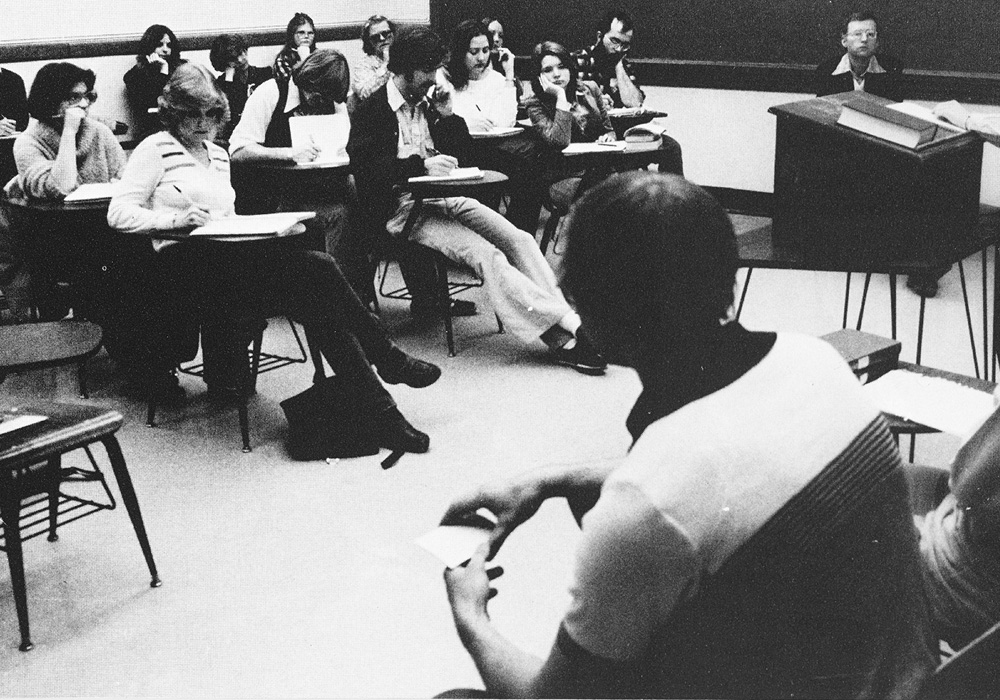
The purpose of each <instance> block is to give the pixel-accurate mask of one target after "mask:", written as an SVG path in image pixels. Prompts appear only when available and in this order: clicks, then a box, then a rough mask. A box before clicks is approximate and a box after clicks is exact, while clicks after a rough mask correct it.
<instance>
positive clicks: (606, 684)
mask: <svg viewBox="0 0 1000 700" xmlns="http://www.w3.org/2000/svg"><path fill="white" fill-rule="evenodd" d="M567 237H568V249H567V252H566V261H565V265H566V268H565V272H566V276H565V280H564V282H565V284H566V286H567V289H568V291H569V292H570V293H572V295H573V298H574V299H575V300H576V303H577V305H578V308H579V310H580V314H581V316H582V318H583V319H584V323H586V324H587V326H588V328H592V329H593V332H594V335H595V339H596V342H598V343H600V344H601V347H602V348H604V349H606V350H607V352H608V356H609V359H611V360H612V361H614V362H618V363H621V364H623V365H626V366H628V367H632V368H634V369H635V370H636V372H637V373H638V375H639V379H640V381H641V383H642V394H641V395H640V397H639V399H638V401H637V402H636V405H635V407H634V408H633V409H632V412H631V414H630V415H629V418H628V420H627V422H626V424H627V426H628V428H629V431H630V432H631V434H632V435H633V437H634V438H635V442H634V443H633V445H632V448H631V449H630V451H629V453H628V456H627V457H626V458H625V459H624V461H623V462H621V463H620V464H619V465H611V464H602V465H600V466H593V465H581V466H577V465H570V466H565V467H555V466H553V467H549V468H546V469H541V470H537V471H535V472H529V473H527V474H524V475H521V476H518V477H514V478H512V479H508V480H505V481H501V482H499V483H495V484H486V485H484V486H482V487H480V488H479V489H477V490H475V491H473V492H471V493H469V494H467V495H463V496H461V497H459V498H457V499H455V500H454V501H453V503H452V505H451V506H450V507H449V508H448V510H447V512H446V513H445V516H444V519H443V521H442V524H459V523H463V522H466V521H467V519H468V518H469V517H471V516H474V515H475V513H476V511H477V510H478V509H479V508H487V509H489V510H491V511H492V512H493V513H494V514H495V515H496V516H497V517H498V521H497V524H496V526H495V528H494V529H493V530H492V532H491V534H490V543H489V544H484V545H483V546H482V547H480V548H479V549H478V550H477V551H476V553H475V554H474V555H473V556H472V559H471V560H470V561H469V562H468V563H467V564H466V565H463V566H459V567H456V568H453V569H448V570H446V572H445V583H446V586H447V590H448V596H449V600H450V603H451V607H452V613H453V616H454V620H455V624H456V627H457V629H458V633H459V637H460V639H461V641H462V643H463V644H464V645H465V648H466V649H467V651H468V652H469V653H470V655H471V656H472V659H473V661H474V662H475V663H476V667H477V668H478V670H479V673H480V675H481V676H482V678H483V681H484V683H485V685H486V693H487V694H488V697H667V698H673V697H685V698H687V697H712V698H717V697H764V698H804V697H832V698H862V697H865V698H908V697H912V696H913V695H914V694H915V693H916V691H917V690H918V689H919V687H920V685H921V683H922V682H923V679H924V678H926V677H927V676H928V675H929V674H930V673H931V671H932V670H933V668H934V666H935V659H934V647H935V645H934V640H933V638H932V635H931V634H930V629H929V623H928V619H927V609H926V607H925V605H924V601H923V599H922V594H921V590H920V575H921V574H920V560H919V555H918V552H917V542H916V537H915V532H914V528H913V522H912V517H911V514H910V504H909V497H908V491H907V484H906V479H905V476H904V474H903V469H902V465H901V462H900V457H899V452H898V450H897V449H896V446H895V444H894V442H893V439H892V436H891V435H890V433H889V429H888V426H887V424H886V422H885V419H884V417H883V416H882V415H881V413H880V412H879V410H878V409H877V408H876V407H875V406H874V405H873V404H872V403H871V402H870V401H869V400H868V399H867V397H866V396H865V395H864V393H863V392H862V390H861V386H860V385H859V384H858V381H857V379H856V378H855V377H854V375H853V374H852V373H851V372H850V370H849V369H848V368H847V366H846V365H845V363H844V361H843V360H842V359H841V357H840V355H839V354H838V353H837V352H836V351H835V350H834V349H833V348H832V347H830V346H829V345H828V344H827V343H825V342H823V341H822V340H819V339H817V338H812V337H809V336H805V335H798V334H794V333H784V332H782V333H768V332H752V331H747V330H745V329H744V328H743V327H741V326H740V325H739V323H738V322H736V321H735V320H733V297H734V286H735V282H736V271H737V268H738V265H739V261H738V258H737V246H736V238H735V236H734V234H733V228H732V224H731V223H730V221H729V217H728V215H727V214H726V212H725V211H724V210H723V209H722V207H721V206H720V205H719V204H718V203H717V202H716V201H715V200H714V199H712V197H711V196H710V195H709V194H708V193H707V192H705V191H704V190H702V189H701V188H699V187H698V186H696V185H693V184H691V183H689V182H687V181H686V180H684V179H682V178H680V177H677V176H673V175H663V174H659V173H652V172H649V171H635V172H628V173H618V174H614V175H612V176H610V177H609V178H608V179H606V180H605V181H604V182H602V183H600V184H598V185H596V186H594V187H593V188H592V189H590V190H589V191H588V192H587V193H586V194H585V195H584V196H583V197H582V198H581V200H580V201H579V202H577V203H576V205H575V206H574V209H573V211H572V212H571V213H570V217H569V222H568V225H567ZM817 387H821V391H817ZM555 497H566V498H567V499H568V500H569V501H570V505H571V507H572V508H573V509H574V513H581V512H585V515H583V517H582V538H581V541H580V544H579V547H578V550H577V556H576V559H575V565H574V572H573V579H572V585H571V586H570V595H571V602H570V606H569V609H568V611H567V612H566V614H565V617H564V618H563V621H562V624H561V626H560V629H559V632H558V635H557V637H556V641H555V644H554V645H553V647H552V649H551V651H550V652H549V655H548V657H547V658H545V659H542V658H538V657H536V656H533V655H531V654H528V653H525V652H523V651H521V650H520V649H518V648H517V647H516V646H514V645H513V644H512V643H511V642H509V641H507V640H506V639H505V638H504V637H502V636H501V635H500V634H499V632H498V631H497V629H496V627H495V626H494V624H493V623H492V622H491V620H490V614H489V610H488V607H487V601H488V600H489V599H490V598H491V597H492V594H493V591H491V585H494V584H491V579H495V578H496V576H497V575H498V574H499V573H500V572H499V571H496V570H488V569H487V559H488V558H489V557H492V556H493V555H494V554H495V553H496V551H497V550H498V549H499V547H500V546H501V544H502V543H503V542H504V540H505V538H506V537H507V536H508V535H509V534H510V533H511V531H512V530H514V529H515V528H517V527H518V526H519V525H521V524H523V523H524V522H525V521H527V520H528V519H529V518H530V517H531V516H532V515H533V514H534V513H535V512H536V511H537V509H538V508H539V506H540V505H541V503H542V502H544V501H545V500H546V499H548V498H555ZM494 583H495V581H494Z"/></svg>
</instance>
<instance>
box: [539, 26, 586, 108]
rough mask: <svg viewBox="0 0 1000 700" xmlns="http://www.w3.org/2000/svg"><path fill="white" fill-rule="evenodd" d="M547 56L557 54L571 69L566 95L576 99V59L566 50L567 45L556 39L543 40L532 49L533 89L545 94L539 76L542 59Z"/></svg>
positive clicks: (564, 64)
mask: <svg viewBox="0 0 1000 700" xmlns="http://www.w3.org/2000/svg"><path fill="white" fill-rule="evenodd" d="M546 56H555V57H556V58H558V59H559V60H560V61H561V62H562V64H563V66H565V67H566V68H568V69H569V83H567V84H566V97H567V98H568V99H569V100H570V102H572V101H573V100H575V99H576V86H577V75H578V72H577V69H576V61H575V60H573V57H572V56H570V55H569V51H567V50H566V47H565V46H563V45H562V44H558V43H556V42H554V41H543V42H542V43H540V44H538V45H537V46H535V48H534V49H533V50H532V51H531V75H532V76H533V77H532V78H531V89H532V90H534V91H535V94H536V95H538V96H539V97H541V96H542V95H544V94H545V91H544V90H543V89H542V84H541V83H540V82H539V80H538V76H539V75H540V74H541V72H542V59H543V58H545V57H546Z"/></svg>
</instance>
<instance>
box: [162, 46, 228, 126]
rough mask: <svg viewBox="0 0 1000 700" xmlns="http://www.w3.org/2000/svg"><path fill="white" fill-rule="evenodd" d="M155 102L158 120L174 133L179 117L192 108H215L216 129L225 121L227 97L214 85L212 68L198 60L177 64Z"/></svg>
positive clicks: (226, 122)
mask: <svg viewBox="0 0 1000 700" xmlns="http://www.w3.org/2000/svg"><path fill="white" fill-rule="evenodd" d="M157 104H158V105H159V107H160V115H159V116H160V122H161V123H162V124H163V127H164V128H165V129H166V130H167V131H169V132H170V133H171V134H173V135H174V136H176V135H177V126H178V125H179V124H180V123H181V120H183V119H184V117H186V116H188V114H190V113H191V112H192V111H195V110H203V111H205V112H208V111H209V110H212V109H217V110H219V111H218V116H214V118H213V121H215V122H216V124H218V126H219V127H220V128H221V127H223V126H225V125H226V124H228V123H229V100H228V99H226V95H225V93H223V92H222V90H220V89H219V87H218V85H217V84H216V82H215V75H213V73H212V71H210V70H209V69H208V67H207V66H203V65H201V64H198V63H184V64H181V65H179V66H177V70H175V71H174V72H173V73H172V74H171V75H170V79H169V80H168V81H167V84H166V86H165V87H164V88H163V94H162V95H160V97H159V100H157Z"/></svg>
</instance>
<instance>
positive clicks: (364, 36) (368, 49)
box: [361, 15, 398, 56]
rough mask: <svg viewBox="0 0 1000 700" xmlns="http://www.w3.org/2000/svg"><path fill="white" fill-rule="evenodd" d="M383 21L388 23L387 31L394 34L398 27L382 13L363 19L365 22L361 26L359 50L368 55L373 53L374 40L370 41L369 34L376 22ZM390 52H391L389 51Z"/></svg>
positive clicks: (380, 22)
mask: <svg viewBox="0 0 1000 700" xmlns="http://www.w3.org/2000/svg"><path fill="white" fill-rule="evenodd" d="M382 22H385V23H386V24H388V25H389V31H391V32H392V33H393V34H395V33H396V32H397V31H398V29H397V28H396V23H395V22H393V21H392V20H391V19H389V18H388V17H386V16H384V15H372V16H371V17H369V18H368V19H366V20H365V23H364V24H363V25H362V27H361V50H362V51H364V52H365V53H366V54H368V55H369V56H374V55H375V42H374V41H372V38H371V35H370V34H369V33H370V32H371V30H372V27H374V26H375V25H376V24H382ZM390 53H391V52H390Z"/></svg>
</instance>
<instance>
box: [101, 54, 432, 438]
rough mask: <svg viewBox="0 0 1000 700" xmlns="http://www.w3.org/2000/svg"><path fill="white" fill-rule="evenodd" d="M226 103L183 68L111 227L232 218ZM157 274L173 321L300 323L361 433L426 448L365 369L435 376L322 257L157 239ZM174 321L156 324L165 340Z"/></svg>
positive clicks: (140, 150) (415, 380)
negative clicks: (201, 317)
mask: <svg viewBox="0 0 1000 700" xmlns="http://www.w3.org/2000/svg"><path fill="white" fill-rule="evenodd" d="M228 111H229V110H228V105H227V102H226V96H225V95H224V94H223V93H222V92H221V90H219V88H218V86H217V85H216V82H215V76H214V75H213V74H212V73H211V71H210V70H209V69H208V68H206V67H204V66H199V65H194V64H186V65H184V66H182V67H180V68H178V69H177V70H176V71H175V72H174V74H173V75H172V76H171V78H170V82H169V83H168V84H167V87H166V89H165V90H164V93H163V96H162V97H161V98H160V117H161V119H162V120H163V123H164V125H165V127H166V128H165V130H164V131H161V132H159V133H156V134H153V135H152V136H149V137H147V138H146V139H145V140H144V141H143V142H142V143H140V144H139V145H138V146H137V147H136V149H135V151H134V152H133V153H132V157H131V158H130V159H129V161H128V164H127V165H126V167H125V171H124V172H123V174H122V181H121V185H122V186H121V190H120V191H119V193H118V194H116V195H115V196H114V197H113V198H112V200H111V204H110V205H109V207H108V223H109V224H110V225H111V226H113V227H115V228H117V229H120V230H122V231H126V232H129V233H144V234H148V232H151V231H158V230H170V229H185V228H190V227H192V226H200V225H203V224H205V223H208V221H210V220H211V219H214V218H221V217H226V216H230V215H232V214H233V202H234V200H235V192H234V191H233V189H232V187H231V186H230V184H229V156H228V154H227V153H226V150H225V149H224V148H222V147H221V146H218V145H217V144H215V143H214V139H215V136H216V133H217V132H218V129H219V128H220V127H221V126H222V125H223V124H225V123H226V119H227V117H228V114H227V113H228ZM154 247H155V249H156V250H157V257H158V261H157V262H158V267H159V270H160V275H159V277H158V279H157V280H156V281H155V282H151V284H155V285H156V287H157V290H158V291H159V293H160V295H161V297H162V298H163V299H168V300H170V305H169V309H167V311H168V312H170V313H172V314H173V316H172V318H173V320H174V321H180V320H183V319H185V318H190V317H191V316H192V315H193V313H194V311H195V310H197V309H198V308H200V307H204V306H209V307H217V306H218V307H221V308H227V307H229V308H239V309H248V310H254V311H255V312H256V313H255V315H259V316H260V317H261V318H267V317H271V316H276V315H289V316H291V317H293V318H295V319H297V320H299V321H300V322H302V323H303V324H305V325H306V328H307V331H308V333H309V335H310V339H311V341H314V342H316V343H317V345H318V347H319V348H320V351H321V352H322V354H323V357H324V358H325V359H326V361H327V362H328V363H329V364H330V366H331V367H332V368H333V370H334V372H335V373H336V375H337V377H338V378H339V380H340V381H341V382H342V383H343V384H344V385H345V389H346V390H347V391H348V393H349V394H350V395H351V402H352V405H353V406H355V407H356V410H357V414H358V415H359V416H360V417H361V418H362V419H363V421H364V425H365V430H366V431H367V433H368V434H369V437H371V438H372V439H373V440H374V441H376V442H377V444H379V445H380V446H382V447H388V448H390V449H393V450H402V451H407V452H426V451H427V449H428V446H429V438H428V436H427V435H426V434H424V433H422V432H420V431H419V430H417V429H416V428H414V427H413V426H412V425H410V423H409V422H408V421H407V420H406V419H405V418H404V417H403V415H402V414H401V413H400V412H399V410H398V409H397V408H396V404H395V402H394V401H393V400H392V397H391V396H390V395H389V393H388V392H387V391H386V390H385V388H384V387H383V386H382V385H381V383H380V382H379V381H378V379H377V378H376V376H375V374H374V372H373V371H372V364H374V365H375V366H376V367H377V368H378V373H379V376H381V377H382V380H383V381H385V382H386V383H388V384H399V383H403V384H407V385H409V386H412V387H416V388H421V387H425V386H429V385H431V384H433V383H434V382H435V381H437V379H438V377H440V375H441V370H440V369H438V368H437V367H436V366H434V365H432V364H430V363H427V362H423V361H421V360H418V359H416V358H414V357H411V356H410V355H407V354H406V353H405V352H403V351H402V350H401V349H400V348H399V347H397V346H396V345H395V344H394V343H393V342H392V341H391V340H390V338H389V336H388V335H387V333H386V331H385V329H384V328H383V327H382V325H381V324H380V323H379V322H378V320H377V319H376V318H375V316H374V315H372V314H371V313H370V312H369V311H368V310H367V309H365V307H364V306H363V305H362V304H361V301H360V300H359V299H358V297H357V295H356V294H354V292H353V290H352V289H351V288H350V285H349V284H348V283H347V281H346V280H345V279H344V277H343V275H342V274H341V272H340V268H339V267H338V266H337V263H336V262H335V261H334V260H333V258H331V257H330V256H328V255H326V254H325V253H320V252H316V251H309V250H303V249H301V248H299V247H296V246H294V245H287V246H286V245H283V244H282V242H280V241H277V242H275V243H274V244H273V245H269V247H268V248H267V250H266V254H264V252H265V251H262V250H261V249H260V248H259V246H257V245H230V244H227V245H223V246H219V245H212V244H211V243H204V242H202V241H181V242H176V241H165V240H154ZM172 323H173V321H171V320H170V319H168V320H167V321H166V322H165V323H164V324H163V332H164V333H165V334H167V335H169V333H170V331H171V329H172V327H173V325H172Z"/></svg>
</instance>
